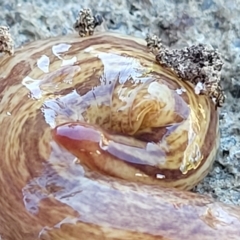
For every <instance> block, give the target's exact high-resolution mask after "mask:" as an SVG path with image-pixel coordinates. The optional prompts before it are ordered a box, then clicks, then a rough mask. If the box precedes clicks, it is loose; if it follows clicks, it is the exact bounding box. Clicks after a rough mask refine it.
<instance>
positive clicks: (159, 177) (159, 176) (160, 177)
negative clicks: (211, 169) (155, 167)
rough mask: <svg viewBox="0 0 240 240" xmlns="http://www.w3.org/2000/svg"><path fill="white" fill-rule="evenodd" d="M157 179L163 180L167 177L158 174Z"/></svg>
mask: <svg viewBox="0 0 240 240" xmlns="http://www.w3.org/2000/svg"><path fill="white" fill-rule="evenodd" d="M156 178H157V179H163V178H165V175H162V174H160V173H158V174H157V175H156Z"/></svg>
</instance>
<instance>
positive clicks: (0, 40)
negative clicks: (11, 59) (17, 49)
mask: <svg viewBox="0 0 240 240" xmlns="http://www.w3.org/2000/svg"><path fill="white" fill-rule="evenodd" d="M0 52H1V53H8V54H9V55H13V54H14V43H13V40H12V37H11V34H10V33H9V27H6V26H0Z"/></svg>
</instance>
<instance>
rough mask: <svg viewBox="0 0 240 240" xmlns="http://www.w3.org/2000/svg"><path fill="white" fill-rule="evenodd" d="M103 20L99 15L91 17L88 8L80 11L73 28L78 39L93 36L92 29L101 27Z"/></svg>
mask: <svg viewBox="0 0 240 240" xmlns="http://www.w3.org/2000/svg"><path fill="white" fill-rule="evenodd" d="M102 22H103V18H102V17H101V16H100V15H95V16H94V15H93V14H92V11H91V10H90V9H88V8H86V9H81V10H80V12H79V14H78V18H77V19H76V22H75V23H74V25H73V28H74V29H75V30H76V31H77V32H78V34H79V36H80V37H85V36H90V35H93V33H94V29H95V28H96V27H97V26H99V25H101V24H102Z"/></svg>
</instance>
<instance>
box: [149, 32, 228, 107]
mask: <svg viewBox="0 0 240 240" xmlns="http://www.w3.org/2000/svg"><path fill="white" fill-rule="evenodd" d="M146 41H147V46H148V47H149V49H150V51H151V52H152V53H153V54H154V55H155V56H156V60H157V61H158V62H159V63H160V64H161V65H162V66H165V67H167V68H170V69H172V70H173V71H174V72H175V73H176V74H177V75H178V77H179V78H181V79H183V80H187V81H190V82H191V83H193V84H194V85H195V92H196V93H197V94H206V95H208V96H209V97H210V98H211V99H212V100H213V101H214V103H215V104H216V107H221V106H222V104H223V103H224V101H225V95H224V92H223V90H222V87H221V85H220V79H221V69H222V65H223V62H222V60H221V58H220V55H219V54H218V52H217V51H216V50H214V49H209V48H207V47H206V46H204V45H202V44H198V45H192V46H190V47H185V48H183V49H169V48H167V47H166V46H164V45H163V44H162V42H161V39H159V38H158V37H157V36H147V38H146Z"/></svg>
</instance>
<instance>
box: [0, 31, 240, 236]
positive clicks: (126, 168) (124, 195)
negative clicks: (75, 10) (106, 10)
mask: <svg viewBox="0 0 240 240" xmlns="http://www.w3.org/2000/svg"><path fill="white" fill-rule="evenodd" d="M0 101H1V102H0V127H1V135H0V149H1V154H0V166H1V168H0V236H1V237H2V239H3V240H15V239H18V240H35V239H51V240H60V239H68V240H76V239H78V240H79V239H82V240H86V239H92V240H97V239H99V240H105V239H106V240H110V239H111V240H113V239H114V240H117V239H119V240H126V239H130V240H137V239H144V240H152V239H164V240H167V239H174V240H178V239H179V240H180V239H185V240H187V239H189V240H190V239H194V240H202V239H205V240H213V239H219V240H221V239H222V240H224V239H239V236H240V210H239V208H237V207H230V206H226V205H224V204H222V203H218V202H215V201H214V200H213V199H211V198H208V197H205V196H201V195H197V194H194V193H191V192H187V191H185V190H177V189H175V188H174V187H176V188H180V189H191V188H192V187H193V186H195V185H196V184H197V183H198V182H199V181H201V179H202V178H203V177H204V176H206V174H207V173H208V171H209V169H210V167H211V165H212V162H213V160H214V156H215V153H216V150H217V147H218V138H219V131H218V111H217V110H216V109H215V105H214V103H213V102H212V100H211V99H210V98H209V97H208V96H205V95H201V94H200V95H198V94H195V93H194V86H193V85H191V84H190V83H189V82H186V81H183V80H179V79H178V78H177V77H176V76H175V75H174V74H173V73H172V72H170V71H169V70H167V69H164V68H162V67H161V66H160V65H159V64H158V63H157V62H156V61H155V58H154V56H153V54H152V53H150V52H149V50H148V49H147V47H146V44H145V43H144V41H143V40H141V39H137V38H131V37H125V36H121V35H116V34H108V33H102V34H96V35H94V36H91V37H86V38H78V37H76V36H69V37H61V38H59V39H49V40H43V41H36V42H33V43H31V44H29V45H27V46H24V47H23V48H21V49H19V50H17V51H16V52H15V55H14V56H12V57H8V56H4V57H2V58H1V59H0ZM76 157H77V158H78V160H75V159H76Z"/></svg>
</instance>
